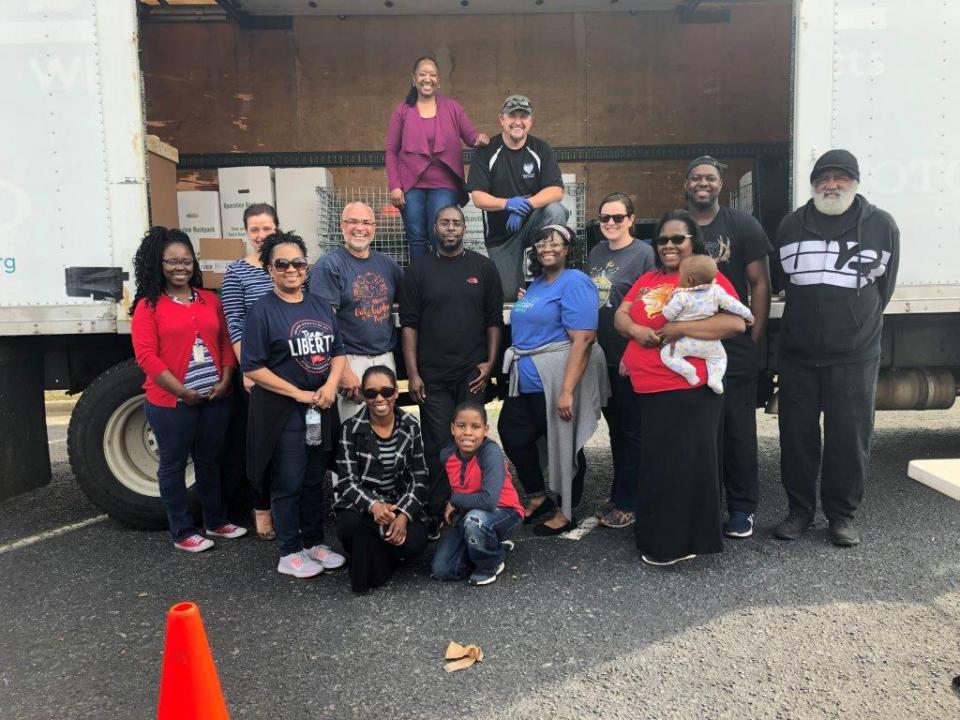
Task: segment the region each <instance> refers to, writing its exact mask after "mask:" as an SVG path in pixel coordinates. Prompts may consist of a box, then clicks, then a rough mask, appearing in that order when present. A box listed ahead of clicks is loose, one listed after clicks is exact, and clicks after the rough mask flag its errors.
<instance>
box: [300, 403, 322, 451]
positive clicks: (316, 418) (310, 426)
mask: <svg viewBox="0 0 960 720" xmlns="http://www.w3.org/2000/svg"><path fill="white" fill-rule="evenodd" d="M304 420H305V421H306V423H307V432H306V438H305V439H306V442H307V445H320V444H322V443H323V435H322V433H321V432H320V423H321V422H322V420H323V416H321V415H320V411H319V410H317V409H316V408H314V407H311V408H308V409H307V414H306V415H305V416H304Z"/></svg>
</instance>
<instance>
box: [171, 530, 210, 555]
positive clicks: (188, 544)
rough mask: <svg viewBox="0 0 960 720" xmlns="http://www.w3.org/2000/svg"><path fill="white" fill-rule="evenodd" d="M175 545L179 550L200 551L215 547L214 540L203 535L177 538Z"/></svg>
mask: <svg viewBox="0 0 960 720" xmlns="http://www.w3.org/2000/svg"><path fill="white" fill-rule="evenodd" d="M173 546H174V547H175V548H177V549H178V550H186V551H187V552H192V553H198V552H203V551H204V550H209V549H210V548H212V547H213V540H209V539H207V538H205V537H203V536H201V535H196V534H194V535H188V536H187V537H185V538H184V539H183V540H177V541H176V542H175V543H174V544H173Z"/></svg>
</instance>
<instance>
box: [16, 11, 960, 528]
mask: <svg viewBox="0 0 960 720" xmlns="http://www.w3.org/2000/svg"><path fill="white" fill-rule="evenodd" d="M60 5H61V6H62V7H61V6H58V7H56V8H46V9H42V10H41V9H36V8H34V6H33V4H30V3H25V4H11V3H7V4H6V5H4V6H3V8H2V9H0V28H2V30H3V32H2V33H0V53H2V54H3V62H4V63H5V67H6V68H7V69H8V77H10V78H12V81H11V87H10V97H9V98H8V101H9V104H10V107H11V108H17V109H18V110H17V112H8V113H4V114H3V115H2V116H0V128H2V130H3V131H4V134H5V137H7V138H15V139H16V140H15V141H12V142H8V143H7V144H6V145H5V146H4V149H3V150H2V151H0V152H2V158H3V162H2V163H0V198H2V203H3V206H4V207H5V208H6V209H7V219H8V222H7V223H5V224H4V227H3V229H2V230H0V237H2V241H0V258H2V262H0V397H2V398H3V399H4V400H5V402H4V403H2V405H0V431H2V432H3V433H4V435H5V437H6V438H7V442H5V443H4V446H3V449H2V451H0V499H2V498H3V497H7V496H10V495H13V494H16V493H18V492H22V491H24V490H26V489H28V488H29V486H31V485H35V484H37V483H43V482H46V481H47V480H48V479H49V475H50V468H49V460H48V448H47V445H46V426H45V422H44V406H43V390H44V389H66V390H70V391H74V392H78V391H83V392H84V394H83V398H82V400H81V401H80V403H79V404H78V406H77V408H76V410H75V412H74V415H73V418H72V421H71V426H70V433H69V450H70V458H71V462H72V465H73V468H74V472H75V474H76V475H77V479H78V482H80V483H81V484H82V486H83V488H84V490H85V491H86V492H87V493H88V494H89V495H90V496H91V498H93V499H94V501H95V502H96V503H97V504H98V505H99V506H100V507H101V508H103V509H104V510H106V511H107V512H109V513H110V514H111V515H113V516H114V517H116V518H118V519H120V520H123V521H126V522H128V523H131V524H134V525H137V526H141V527H155V526H159V525H162V524H163V522H164V517H163V513H162V511H161V508H160V503H159V492H158V489H157V483H156V469H157V454H156V441H155V439H154V438H153V434H152V432H151V430H150V428H149V425H148V424H147V423H146V420H145V417H144V414H143V410H142V393H141V390H140V384H141V383H142V374H141V372H140V370H139V368H137V366H136V365H135V364H134V363H133V361H132V350H131V347H130V341H129V335H128V333H129V316H128V310H129V303H130V300H131V298H132V297H133V294H134V290H135V288H134V287H133V284H132V267H131V262H132V258H133V255H134V253H135V251H136V248H137V245H138V243H139V241H140V238H141V237H142V236H143V233H144V230H145V229H146V228H147V227H149V226H150V225H151V224H153V223H157V224H167V225H171V224H181V225H185V224H186V223H185V222H184V220H183V219H184V218H185V219H186V220H188V221H189V222H193V221H194V219H195V220H196V230H197V232H198V233H201V234H202V233H203V230H202V228H210V227H219V228H221V232H222V233H223V236H224V237H227V236H228V234H229V233H228V224H229V223H226V224H224V223H220V222H219V220H220V218H216V222H210V223H208V222H206V221H204V219H203V218H202V217H201V215H202V212H203V210H202V207H204V205H202V204H201V202H202V203H206V205H209V204H210V203H209V200H210V198H209V197H203V196H196V195H193V200H195V201H196V202H197V203H198V204H197V205H196V206H191V207H192V208H193V209H191V210H189V211H187V210H186V208H185V207H181V208H180V218H181V219H178V216H177V212H176V209H177V208H176V192H177V191H180V192H181V193H183V194H187V193H193V194H195V193H198V192H204V191H214V190H217V191H219V190H220V189H221V188H220V182H221V181H220V170H222V169H230V168H238V167H262V168H273V169H274V170H275V171H276V172H277V173H280V171H281V170H284V169H288V168H299V169H302V170H304V172H306V171H307V170H311V171H315V172H317V173H320V174H321V175H322V178H323V179H322V181H316V182H317V185H318V188H319V186H320V185H324V192H322V193H314V195H316V196H317V197H318V198H320V197H323V195H324V193H326V195H327V196H328V197H338V198H342V197H343V196H344V193H347V192H348V191H349V190H348V189H349V188H366V189H372V190H373V191H376V190H377V189H382V188H385V186H386V176H385V172H384V168H383V164H384V160H383V142H384V135H385V132H386V127H387V122H388V119H389V116H390V113H391V111H392V109H393V107H394V106H395V105H396V104H397V103H398V102H399V101H400V100H401V99H402V97H403V95H404V94H405V92H406V90H407V87H408V83H409V70H410V68H409V66H410V65H412V63H413V60H414V59H415V58H417V57H420V56H422V55H432V56H434V57H436V58H437V60H438V62H439V66H440V71H441V80H442V87H443V89H444V91H445V92H447V93H449V94H450V95H451V96H453V97H456V98H457V99H458V100H459V101H460V102H461V103H462V104H463V105H464V107H465V109H466V110H467V112H468V113H469V114H470V116H471V118H472V119H473V121H474V123H475V124H476V125H477V127H478V129H480V130H482V131H485V132H488V133H489V134H493V133H495V132H497V131H498V125H497V115H498V113H499V109H500V106H501V103H502V101H503V98H504V97H505V96H506V95H508V94H511V93H523V94H525V95H527V96H529V97H530V98H531V100H532V101H533V103H534V107H535V112H534V117H535V124H534V128H533V131H532V132H533V134H534V135H537V136H539V137H542V138H544V139H546V140H547V141H549V142H550V143H551V144H552V145H553V146H554V148H556V150H557V156H558V159H559V160H560V163H561V168H562V170H563V172H564V173H565V174H569V175H571V176H573V177H574V178H575V180H574V182H575V187H577V188H579V189H578V190H577V192H578V193H579V194H580V195H579V197H577V198H575V200H574V202H575V203H576V207H577V211H578V212H579V213H580V221H579V222H578V225H581V226H582V227H583V229H584V230H583V236H582V237H581V240H582V241H583V242H584V243H586V242H588V241H589V238H590V227H589V219H590V218H592V217H593V215H594V213H595V211H596V208H597V206H598V204H599V201H600V199H601V198H602V197H603V196H604V195H606V194H607V193H609V192H611V191H614V190H620V191H624V192H627V193H628V194H630V195H631V196H632V197H633V199H634V202H635V205H636V207H637V210H638V212H637V215H638V217H639V218H642V219H643V221H644V222H643V223H641V224H642V225H643V227H645V228H646V229H647V230H649V229H650V224H651V222H652V221H653V219H655V218H657V217H659V215H660V214H662V213H663V212H664V211H665V210H667V209H670V208H672V207H676V206H679V205H680V204H682V202H683V191H682V174H683V169H684V167H685V164H686V162H687V161H688V160H689V159H691V158H693V157H696V156H698V155H702V154H711V155H714V156H716V157H718V158H720V159H721V160H723V161H724V162H725V163H727V164H728V166H729V169H728V170H727V173H726V179H725V187H724V192H723V195H722V196H721V203H724V204H726V203H728V202H731V201H733V202H736V203H737V204H738V206H740V207H743V208H746V209H748V210H749V211H751V212H753V213H754V214H755V215H756V216H757V217H758V218H759V219H760V221H761V223H762V224H763V226H764V227H765V229H766V230H767V232H768V234H770V235H772V234H773V233H774V232H775V230H776V227H777V224H778V223H779V221H780V219H781V218H782V217H783V216H784V215H785V214H786V213H787V212H789V211H790V210H792V209H793V208H795V207H796V206H798V205H800V204H802V203H803V202H805V201H806V200H807V199H808V197H809V174H810V170H811V168H812V165H813V162H814V160H815V159H816V157H817V156H818V155H819V154H820V153H822V152H823V151H825V150H827V149H829V148H831V147H846V148H847V149H849V150H851V151H853V152H854V153H855V154H856V155H857V157H858V158H859V160H860V167H861V173H862V182H861V186H860V191H861V193H863V194H864V195H865V196H866V197H867V198H868V199H869V200H870V201H871V202H872V203H874V204H876V205H878V206H879V207H882V208H883V209H885V210H887V211H888V212H890V213H891V214H892V215H893V217H894V218H896V220H897V222H898V224H899V226H900V229H901V236H902V237H901V245H902V248H901V262H900V272H899V282H898V288H897V292H896V294H895V296H894V298H893V300H892V302H891V303H890V306H889V308H888V310H887V316H886V320H885V326H884V336H883V341H882V342H883V358H882V363H881V366H882V370H881V379H880V391H879V392H878V407H881V408H890V409H906V408H917V409H922V408H933V407H949V406H950V405H951V404H952V403H953V402H954V398H955V397H956V394H957V376H958V372H960V276H958V273H957V268H958V267H960V228H958V226H957V224H956V223H955V222H954V221H953V220H952V219H951V218H950V217H949V216H948V213H949V212H950V210H951V208H950V207H949V206H948V203H947V200H946V199H947V198H949V197H951V194H952V191H953V190H955V189H956V188H957V186H958V185H960V137H958V136H957V135H956V133H955V132H954V130H953V127H952V122H951V121H952V118H953V117H954V115H955V112H954V111H955V110H957V109H958V107H957V104H958V102H960V98H958V96H957V95H956V93H951V92H950V88H951V87H952V81H953V78H955V77H956V75H957V70H958V69H960V68H958V67H957V63H958V60H957V59H956V57H955V55H954V54H952V53H951V52H950V51H949V44H948V39H950V38H955V37H956V36H957V34H958V33H960V11H958V10H956V9H954V8H952V6H949V5H947V4H944V3H942V2H934V1H933V0H918V2H914V3H902V2H896V1H895V0H883V1H869V2H868V1H867V0H795V1H793V2H790V1H789V0H769V1H764V0H759V1H758V0H742V1H733V0H731V1H729V2H690V1H689V0H684V1H680V0H620V2H618V3H616V4H611V3H597V2H589V1H587V0H550V2H547V3H544V4H543V5H540V6H538V5H535V4H533V3H529V4H525V5H524V8H523V9H520V8H519V5H518V4H517V3H513V2H508V1H507V0H491V1H490V2H484V3H476V2H475V3H470V4H468V5H463V4H460V3H449V2H445V1H441V0H420V1H419V2H404V3H396V4H395V6H394V7H386V6H385V5H384V4H383V3H381V2H374V1H373V0H354V1H352V2H345V1H344V0H318V1H317V2H314V3H302V2H292V0H291V1H287V0H279V1H278V0H270V1H268V0H230V2H225V1H224V2H219V3H218V2H215V0H206V1H205V2H197V3H195V4H193V5H184V4H180V3H177V4H174V3H166V2H159V0H95V1H91V2H88V3H75V4H70V3H62V4H60ZM527 5H529V7H527ZM931 18H935V19H936V22H930V19H931ZM148 135H154V136H156V138H155V139H154V140H150V141H149V142H148V139H147V136H148ZM470 157H471V153H470V152H467V153H466V160H467V162H468V163H469V160H470ZM321 168H325V170H323V171H321V170H320V169H321ZM308 175H309V176H310V177H312V175H310V174H309V173H306V174H304V177H306V176H308ZM295 177H296V176H295V175H291V176H290V178H295ZM283 182H294V183H295V182H296V180H295V179H290V180H283ZM311 182H314V181H312V180H311ZM280 184H281V180H277V186H278V187H279V186H280ZM327 186H328V187H327ZM306 195H307V196H309V195H310V193H309V192H308V193H306ZM186 199H187V198H186V195H184V200H183V202H186ZM171 202H172V205H171ZM278 202H279V199H278ZM374 209H375V211H376V212H377V213H382V212H383V211H382V208H380V207H375V208H374ZM185 212H186V213H188V214H184V213H185ZM189 213H192V214H189ZM171 215H172V219H171ZM313 216H316V213H313ZM283 218H284V213H283V211H282V209H281V220H283ZM297 218H298V219H297V222H298V223H303V224H305V225H308V226H309V223H310V219H311V213H310V212H308V213H306V214H301V215H299V216H297ZM378 219H379V216H378ZM393 220H394V221H395V218H393ZM471 222H474V221H471ZM394 224H396V222H394ZM386 226H387V225H386V223H385V224H384V227H386ZM285 227H286V225H285ZM311 227H312V226H311ZM316 227H317V228H319V227H320V224H319V223H318V224H317V226H316ZM290 229H294V230H299V229H300V228H297V227H292V226H291V228H290ZM477 231H478V228H477V227H473V226H471V227H470V228H468V233H470V232H473V233H474V234H476V233H477ZM481 232H482V231H481ZM921 233H922V236H921ZM304 234H305V236H306V240H307V242H308V247H309V249H310V251H311V253H313V254H316V253H320V252H322V251H323V250H324V249H327V248H329V247H332V246H333V245H334V244H335V243H336V242H337V237H336V235H335V228H334V231H333V232H330V231H329V230H328V231H327V232H326V234H323V233H322V232H321V230H319V229H311V230H309V231H305V233H304ZM198 237H199V236H198ZM481 240H482V238H481ZM202 260H203V259H202V258H201V261H202ZM775 264H776V261H775V259H772V265H775ZM781 310H782V303H780V302H778V301H777V300H776V299H775V301H774V308H773V321H772V322H771V326H770V332H769V336H768V338H767V357H768V359H769V367H768V368H767V369H765V371H766V372H768V373H769V375H770V376H771V378H773V379H775V372H776V367H775V356H776V348H777V330H778V328H777V322H776V318H777V317H779V315H780V312H781ZM767 387H773V385H772V384H770V383H768V384H767ZM765 399H766V398H760V399H759V400H760V402H762V401H763V400H765Z"/></svg>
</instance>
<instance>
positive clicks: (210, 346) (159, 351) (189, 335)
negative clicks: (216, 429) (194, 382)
mask: <svg viewBox="0 0 960 720" xmlns="http://www.w3.org/2000/svg"><path fill="white" fill-rule="evenodd" d="M194 293H196V298H197V299H196V300H195V301H194V302H192V303H190V304H189V305H181V304H180V303H177V302H174V301H173V300H171V299H170V298H169V297H167V296H166V295H161V296H160V298H159V299H158V300H157V304H156V306H153V305H151V304H150V303H149V301H147V300H141V301H140V302H138V303H137V309H136V310H134V311H133V319H132V320H131V322H130V335H131V338H132V340H133V354H134V355H135V356H136V358H137V365H139V366H140V368H141V369H142V370H143V372H144V373H145V374H146V376H147V381H146V382H145V383H144V384H143V389H144V390H145V391H146V393H147V400H148V401H150V402H151V403H153V404H154V405H159V406H161V407H176V406H177V396H176V395H174V394H172V393H170V392H167V391H166V390H164V389H163V388H162V387H160V386H159V385H157V383H156V377H157V375H159V374H160V373H162V372H163V371H164V370H169V371H170V372H172V373H173V374H174V376H175V377H176V378H177V380H179V381H180V382H183V379H184V378H185V377H186V376H187V366H188V365H189V364H190V357H191V355H192V354H193V344H194V342H195V340H196V337H197V334H199V335H200V338H201V339H202V340H203V342H204V344H205V345H206V346H207V350H209V351H210V355H211V356H212V357H213V362H214V364H215V365H216V366H217V367H218V368H225V367H236V366H237V359H236V357H235V356H234V354H233V346H232V345H231V344H230V335H229V333H228V332H227V321H226V320H225V319H224V317H223V310H222V309H221V308H220V299H219V298H218V297H217V296H216V295H215V294H214V293H212V292H210V291H209V290H200V289H199V288H197V289H194Z"/></svg>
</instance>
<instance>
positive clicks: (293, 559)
mask: <svg viewBox="0 0 960 720" xmlns="http://www.w3.org/2000/svg"><path fill="white" fill-rule="evenodd" d="M277 572H278V573H281V574H282V575H293V576H294V577H295V578H312V577H315V576H317V575H319V574H320V573H322V572H323V565H321V564H320V563H318V562H314V561H313V560H311V559H310V558H309V557H307V554H306V553H305V552H303V551H302V550H301V551H300V552H295V553H290V554H289V555H284V556H283V557H282V558H280V563H279V564H278V565H277Z"/></svg>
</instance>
